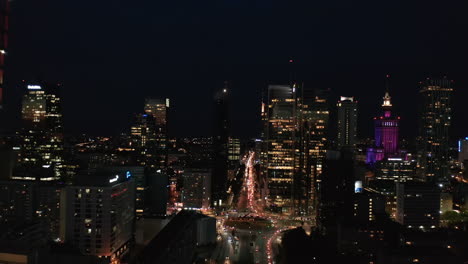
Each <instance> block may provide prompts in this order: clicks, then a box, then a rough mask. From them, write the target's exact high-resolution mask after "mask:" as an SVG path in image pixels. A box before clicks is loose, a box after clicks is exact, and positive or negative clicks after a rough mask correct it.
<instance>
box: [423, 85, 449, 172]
mask: <svg viewBox="0 0 468 264" xmlns="http://www.w3.org/2000/svg"><path fill="white" fill-rule="evenodd" d="M451 84H452V82H451V81H450V80H447V79H442V80H430V79H428V80H426V81H424V82H421V83H420V86H421V89H420V90H419V93H420V95H421V99H422V100H421V107H422V109H421V110H422V111H421V114H420V128H419V129H420V137H419V143H418V170H419V176H420V177H422V178H425V179H426V180H428V181H439V180H444V179H447V176H448V159H449V128H450V124H451V117H452V105H451V96H452V92H453V89H452V85H451Z"/></svg>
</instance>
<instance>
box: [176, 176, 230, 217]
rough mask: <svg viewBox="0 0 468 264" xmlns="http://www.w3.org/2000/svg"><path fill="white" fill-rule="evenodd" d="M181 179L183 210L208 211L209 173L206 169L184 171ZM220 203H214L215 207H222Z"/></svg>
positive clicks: (209, 194)
mask: <svg viewBox="0 0 468 264" xmlns="http://www.w3.org/2000/svg"><path fill="white" fill-rule="evenodd" d="M182 179H183V190H182V203H183V204H184V208H186V209H208V208H209V207H210V198H211V180H212V174H211V172H210V171H209V170H206V169H186V170H185V171H184V173H183V176H182ZM222 202H223V201H222V200H221V201H220V200H218V201H215V203H216V205H217V206H222V205H223V204H222ZM220 203H221V204H220ZM213 204H214V203H213Z"/></svg>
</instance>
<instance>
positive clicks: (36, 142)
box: [15, 85, 63, 180]
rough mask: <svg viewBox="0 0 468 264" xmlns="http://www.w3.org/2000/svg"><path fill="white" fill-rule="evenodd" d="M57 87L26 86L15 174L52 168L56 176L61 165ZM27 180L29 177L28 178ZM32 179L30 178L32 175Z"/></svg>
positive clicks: (51, 178)
mask: <svg viewBox="0 0 468 264" xmlns="http://www.w3.org/2000/svg"><path fill="white" fill-rule="evenodd" d="M59 87H60V86H59V85H58V86H52V85H28V86H27V92H26V94H25V95H24V97H23V102H22V120H23V124H24V125H23V129H22V131H21V132H20V138H21V151H20V156H19V162H18V165H19V166H18V168H17V169H18V170H17V171H18V173H19V174H20V175H15V176H22V175H25V174H24V173H26V174H28V171H33V170H37V169H41V168H52V170H53V171H54V175H53V176H51V177H45V178H41V180H55V179H57V178H58V177H59V176H60V168H61V165H62V162H63V125H62V110H61V100H60V96H59ZM29 176H31V175H29ZM32 177H34V175H32Z"/></svg>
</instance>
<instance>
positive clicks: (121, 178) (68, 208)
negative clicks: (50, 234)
mask: <svg viewBox="0 0 468 264" xmlns="http://www.w3.org/2000/svg"><path fill="white" fill-rule="evenodd" d="M76 180H77V181H76V182H75V183H74V184H73V185H71V186H67V187H66V188H65V189H64V191H63V192H62V197H61V204H62V205H63V206H61V217H60V219H61V227H60V229H61V230H60V236H61V240H62V241H64V242H65V243H69V244H71V245H73V246H74V247H76V248H78V249H79V250H80V252H81V253H82V254H85V255H95V256H100V257H103V258H104V259H107V260H108V261H109V262H110V263H114V262H113V261H114V260H117V259H120V258H121V257H122V256H123V255H125V254H126V253H128V251H129V249H130V242H131V240H132V238H133V232H134V225H135V224H134V220H135V186H134V180H133V177H132V173H131V171H120V170H115V169H98V170H95V171H89V172H87V173H83V174H81V175H78V177H76ZM115 263H118V262H115Z"/></svg>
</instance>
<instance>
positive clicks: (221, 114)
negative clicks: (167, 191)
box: [211, 82, 230, 205]
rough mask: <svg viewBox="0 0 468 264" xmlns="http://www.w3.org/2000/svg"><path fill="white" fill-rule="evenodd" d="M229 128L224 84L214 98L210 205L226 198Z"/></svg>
mask: <svg viewBox="0 0 468 264" xmlns="http://www.w3.org/2000/svg"><path fill="white" fill-rule="evenodd" d="M229 126H230V124H229V89H228V83H227V82H225V86H224V88H223V89H221V90H219V91H217V92H216V94H215V97H214V123H213V174H212V178H211V180H212V187H211V191H212V192H211V196H212V197H211V204H212V205H214V203H215V202H216V203H217V204H218V205H219V200H222V201H223V202H224V201H225V200H226V197H227V174H228V143H229V129H230V127H229Z"/></svg>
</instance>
